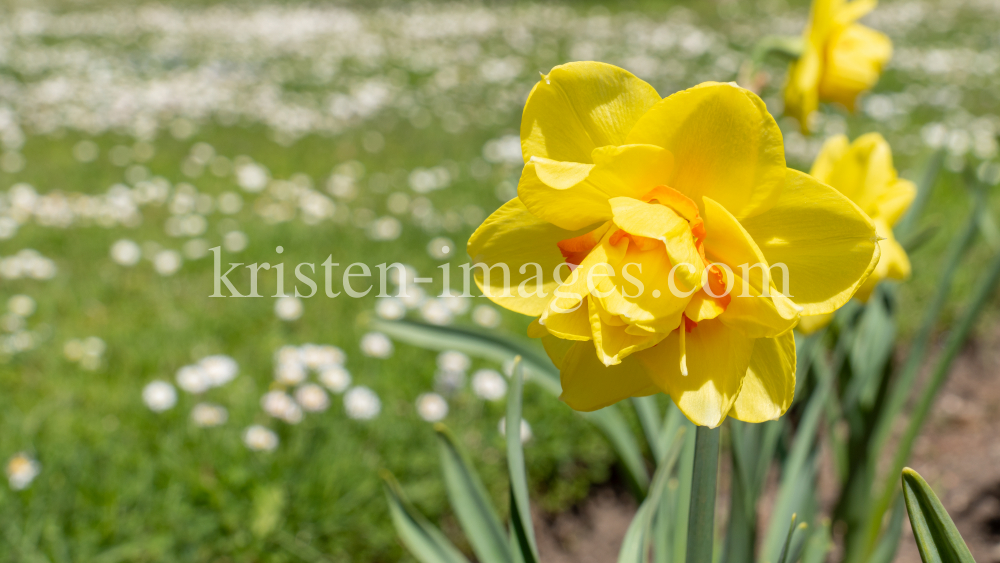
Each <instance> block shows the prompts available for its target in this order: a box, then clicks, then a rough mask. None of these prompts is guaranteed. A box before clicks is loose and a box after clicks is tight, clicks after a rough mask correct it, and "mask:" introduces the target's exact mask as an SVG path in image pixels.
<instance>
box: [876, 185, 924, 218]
mask: <svg viewBox="0 0 1000 563" xmlns="http://www.w3.org/2000/svg"><path fill="white" fill-rule="evenodd" d="M915 197H917V187H916V186H915V185H914V184H913V182H911V181H909V180H896V181H895V182H892V183H890V184H889V185H888V186H886V187H885V189H883V190H882V193H881V194H879V196H878V199H876V200H875V209H876V211H875V214H874V215H875V216H877V217H878V218H879V219H881V220H883V221H885V222H886V224H888V225H895V224H896V222H897V221H899V219H900V217H902V216H903V213H905V212H906V210H907V209H909V208H910V204H911V203H913V199H914V198H915Z"/></svg>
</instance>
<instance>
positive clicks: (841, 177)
mask: <svg viewBox="0 0 1000 563" xmlns="http://www.w3.org/2000/svg"><path fill="white" fill-rule="evenodd" d="M845 143H846V137H840V138H837V137H835V138H833V139H830V140H829V141H827V142H826V143H825V144H824V145H823V148H822V149H821V150H820V154H819V156H817V157H816V162H815V163H814V164H813V169H812V171H810V174H811V175H812V176H813V177H815V178H816V179H817V180H819V181H820V182H823V183H824V184H828V185H830V186H832V187H833V188H836V190H837V191H839V192H840V193H842V194H844V195H845V196H846V197H847V199H849V200H851V201H853V202H854V203H856V204H857V205H858V207H860V208H861V209H862V210H863V211H864V212H865V213H868V214H869V215H872V216H874V215H875V214H876V211H877V210H878V207H877V201H878V199H879V196H880V195H881V194H882V193H883V192H884V191H885V189H886V188H887V187H888V186H889V185H891V184H894V183H895V182H896V169H895V168H894V167H893V165H892V149H891V148H889V143H888V142H886V140H885V139H884V138H883V137H882V135H879V134H878V133H868V134H866V135H862V136H860V137H858V138H857V139H855V141H854V142H853V143H851V144H850V145H848V146H845Z"/></svg>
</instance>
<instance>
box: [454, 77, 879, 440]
mask: <svg viewBox="0 0 1000 563" xmlns="http://www.w3.org/2000/svg"><path fill="white" fill-rule="evenodd" d="M521 149H522V152H523V155H524V159H525V166H524V169H523V172H522V174H521V180H520V183H519V185H518V197H516V198H515V199H512V200H511V201H509V202H507V203H506V204H504V205H503V206H502V207H500V209H498V210H497V211H496V212H494V213H493V214H492V215H491V216H490V217H489V218H487V219H486V221H485V222H484V223H483V224H482V225H481V226H480V227H479V229H477V230H476V232H475V233H474V234H473V235H472V237H471V238H470V239H469V244H468V252H469V255H470V256H471V257H472V260H473V262H474V264H475V265H477V266H478V267H477V268H476V269H475V275H476V282H477V283H478V284H479V287H480V289H482V290H483V292H484V294H486V295H487V296H488V297H490V298H491V299H492V300H493V301H494V302H496V303H497V304H499V305H501V306H503V307H506V308H508V309H510V310H513V311H516V312H519V313H523V314H526V315H531V316H534V317H537V319H536V321H535V322H533V323H532V325H531V328H530V329H529V335H530V336H533V337H536V338H541V340H542V343H543V345H544V346H545V349H546V351H547V352H548V354H549V357H550V358H551V359H552V361H553V362H554V363H555V364H556V366H558V367H559V368H560V374H561V380H562V389H563V391H562V399H563V401H564V402H566V403H567V404H568V405H569V406H570V407H572V408H574V409H576V410H580V411H593V410H596V409H600V408H602V407H605V406H607V405H610V404H612V403H615V402H617V401H619V400H621V399H624V398H627V397H632V396H644V395H650V394H654V393H657V392H661V391H662V392H665V393H668V394H669V395H670V396H671V397H672V398H673V400H674V402H675V403H676V404H677V405H678V407H680V409H681V410H682V411H683V412H684V414H685V415H687V417H688V418H689V419H690V420H692V421H693V422H694V423H696V424H699V425H703V426H711V427H715V426H718V425H719V424H721V423H722V421H723V420H724V419H725V418H726V416H733V417H735V418H737V419H739V420H743V421H748V422H761V421H765V420H772V419H775V418H777V417H779V416H781V414H783V413H784V412H785V410H786V409H787V408H788V406H789V404H791V401H792V395H793V393H794V389H795V339H794V337H793V335H792V330H791V329H792V327H794V326H795V324H796V323H797V322H798V320H799V318H800V315H801V314H807V315H816V314H822V313H827V312H831V311H833V310H835V309H837V308H838V307H840V306H841V305H843V304H844V303H845V302H846V301H847V300H849V299H850V298H851V296H852V295H853V294H854V292H855V291H856V290H857V289H858V287H860V286H861V284H862V283H863V282H864V280H865V279H866V278H867V277H868V274H869V273H870V272H871V271H872V269H874V267H875V265H876V263H877V262H878V256H879V253H878V245H877V244H876V236H875V226H874V225H873V224H872V222H871V220H870V219H869V218H868V216H866V215H865V214H864V212H862V211H861V210H860V209H859V208H858V207H857V206H856V205H855V204H854V203H852V202H851V201H850V200H849V199H847V198H846V197H844V196H843V195H841V194H840V193H839V192H837V191H836V190H834V189H833V188H830V187H829V186H826V185H824V184H822V183H820V182H818V181H816V180H815V179H814V178H813V177H811V176H809V175H807V174H804V173H801V172H797V171H795V170H791V169H789V168H787V167H786V166H785V156H784V146H783V142H782V138H781V131H780V130H779V129H778V126H777V124H776V123H775V121H774V119H773V118H772V117H771V115H770V114H769V113H768V112H767V108H766V107H765V106H764V103H763V102H762V101H761V100H760V98H758V97H757V96H756V95H755V94H753V93H752V92H750V91H748V90H745V89H743V88H740V87H738V86H736V85H734V84H721V83H711V82H710V83H704V84H701V85H699V86H696V87H694V88H691V89H689V90H684V91H682V92H678V93H676V94H673V95H672V96H669V97H667V98H665V99H661V98H660V96H659V95H658V94H657V93H656V90H654V89H653V87H651V86H650V85H649V84H647V83H645V82H643V81H642V80H639V79H638V78H636V77H635V76H633V75H632V74H630V73H628V72H626V71H624V70H622V69H620V68H617V67H614V66H611V65H606V64H602V63H594V62H583V63H571V64H566V65H562V66H558V67H556V68H554V69H552V71H551V72H550V73H549V74H547V75H544V76H543V77H542V80H541V81H540V82H539V83H538V84H537V85H536V86H535V87H534V89H533V90H532V91H531V94H530V95H529V97H528V100H527V102H526V104H525V108H524V114H523V117H522V121H521ZM746 265H751V266H752V265H757V266H758V267H757V268H756V269H749V268H748V269H744V268H743V267H744V266H746ZM772 268H773V269H774V272H775V274H774V275H772V276H764V275H763V272H764V271H768V272H770V271H771V270H772ZM779 287H780V288H781V291H779ZM730 289H731V290H732V291H729V290H730ZM782 292H784V294H783V293H782ZM786 295H787V296H786Z"/></svg>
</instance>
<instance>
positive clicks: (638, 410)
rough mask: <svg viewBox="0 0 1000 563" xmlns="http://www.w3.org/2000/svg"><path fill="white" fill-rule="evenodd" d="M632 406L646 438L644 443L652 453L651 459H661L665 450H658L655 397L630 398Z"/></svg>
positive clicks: (658, 429)
mask: <svg viewBox="0 0 1000 563" xmlns="http://www.w3.org/2000/svg"><path fill="white" fill-rule="evenodd" d="M632 406H634V407H635V414H636V415H638V416H639V423H640V424H641V425H642V433H643V434H644V435H645V436H646V443H647V444H648V445H649V451H650V452H652V453H653V459H662V458H663V454H664V453H665V450H660V446H661V445H662V444H661V443H660V442H661V441H660V408H659V407H658V406H656V398H655V397H652V396H650V397H632Z"/></svg>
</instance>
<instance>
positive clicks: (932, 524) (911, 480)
mask: <svg viewBox="0 0 1000 563" xmlns="http://www.w3.org/2000/svg"><path fill="white" fill-rule="evenodd" d="M902 474H903V477H902V479H903V497H904V498H905V499H906V512H907V513H908V514H909V515H910V525H911V526H912V528H913V536H914V539H915V540H916V541H917V549H919V550H920V558H921V559H922V560H923V561H924V563H931V562H935V563H936V562H941V563H975V560H974V559H973V558H972V553H970V552H969V547H968V546H967V545H965V541H964V540H963V539H962V535H961V534H959V533H958V528H956V527H955V522H954V521H952V519H951V516H948V511H947V510H945V509H944V506H943V505H942V504H941V501H940V500H938V497H937V495H935V494H934V491H933V490H932V489H931V487H930V485H928V484H927V481H924V478H923V477H921V476H920V474H919V473H917V472H916V471H914V470H912V469H910V468H909V467H907V468H905V469H903V472H902Z"/></svg>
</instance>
